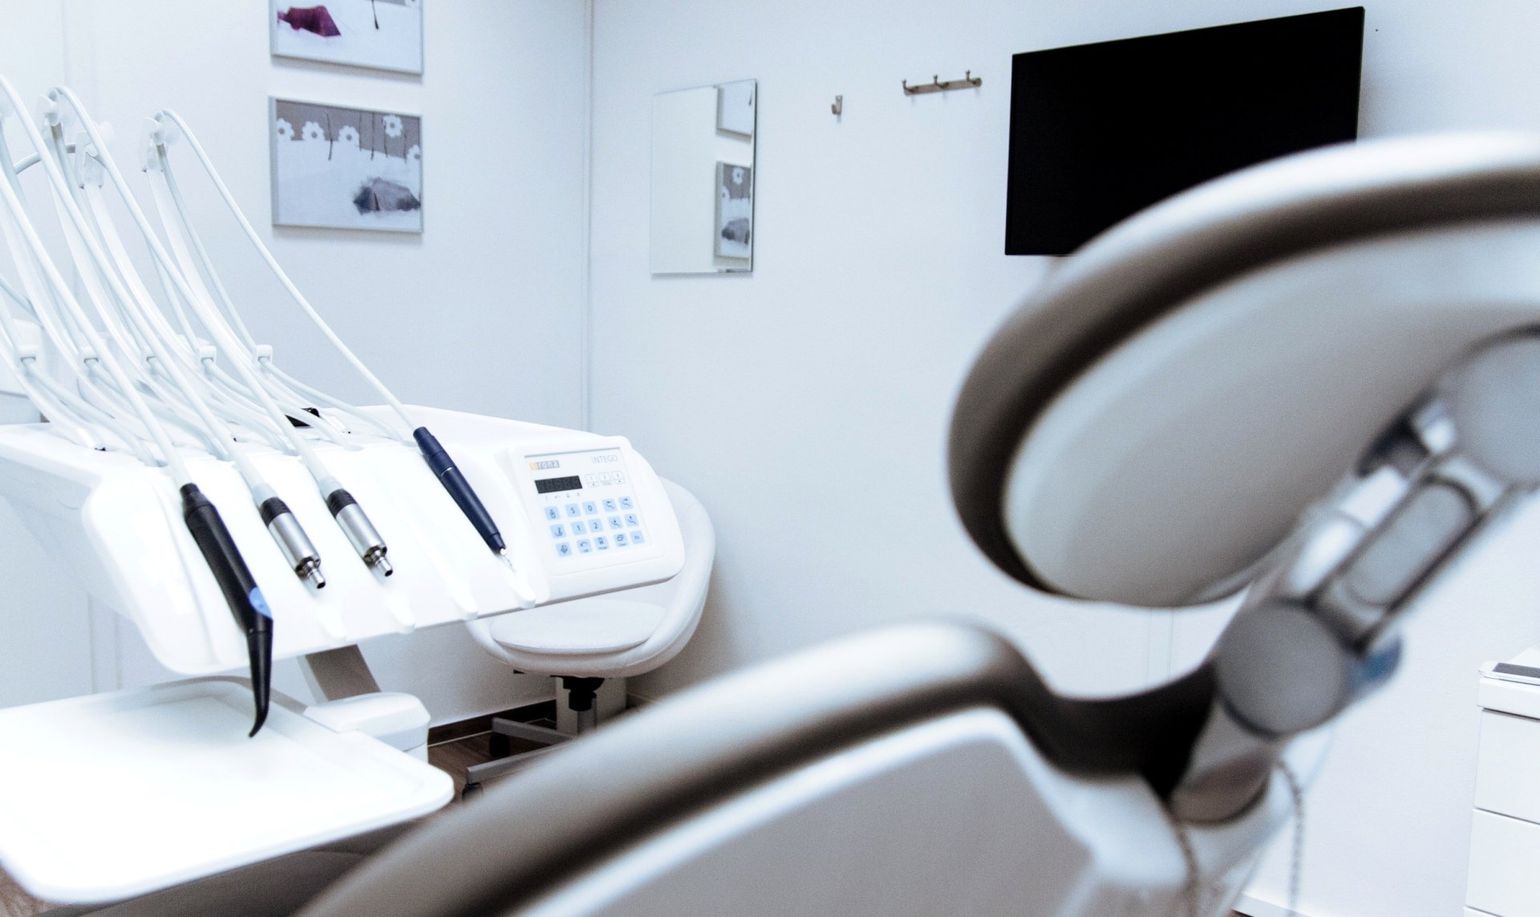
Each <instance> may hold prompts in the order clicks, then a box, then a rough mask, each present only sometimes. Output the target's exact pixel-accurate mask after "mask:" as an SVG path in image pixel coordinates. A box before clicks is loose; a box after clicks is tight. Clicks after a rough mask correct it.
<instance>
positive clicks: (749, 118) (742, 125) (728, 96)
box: [717, 80, 758, 137]
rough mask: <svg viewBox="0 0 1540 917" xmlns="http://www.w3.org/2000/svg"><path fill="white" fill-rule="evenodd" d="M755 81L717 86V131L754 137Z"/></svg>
mask: <svg viewBox="0 0 1540 917" xmlns="http://www.w3.org/2000/svg"><path fill="white" fill-rule="evenodd" d="M757 86H758V83H757V81H755V80H738V81H736V82H732V83H722V84H721V85H719V86H717V130H719V131H724V132H726V133H729V134H737V135H739V136H740V137H752V136H754V92H755V89H756V87H757Z"/></svg>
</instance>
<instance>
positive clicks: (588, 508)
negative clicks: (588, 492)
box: [583, 500, 599, 516]
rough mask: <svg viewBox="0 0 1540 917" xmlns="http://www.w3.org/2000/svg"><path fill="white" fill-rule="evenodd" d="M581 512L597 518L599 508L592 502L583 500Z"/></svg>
mask: <svg viewBox="0 0 1540 917" xmlns="http://www.w3.org/2000/svg"><path fill="white" fill-rule="evenodd" d="M583 512H585V513H587V514H588V515H590V516H597V515H598V514H599V506H598V504H596V503H594V501H592V500H585V501H583Z"/></svg>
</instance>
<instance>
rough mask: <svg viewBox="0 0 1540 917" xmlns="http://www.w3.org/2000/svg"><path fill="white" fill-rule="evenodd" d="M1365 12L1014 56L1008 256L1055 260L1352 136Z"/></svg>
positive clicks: (1355, 10) (1270, 21)
mask: <svg viewBox="0 0 1540 917" xmlns="http://www.w3.org/2000/svg"><path fill="white" fill-rule="evenodd" d="M1363 33H1364V9H1363V7H1353V8H1350V9H1342V10H1331V11H1328V12H1323V13H1309V14H1306V15H1303V16H1289V17H1285V18H1282V19H1268V20H1263V21H1261V22H1246V23H1240V24H1237V25H1226V26H1218V27H1215V28H1207V29H1197V30H1194V31H1190V32H1175V33H1171V34H1166V35H1151V36H1141V37H1138V38H1128V39H1122V40H1118V41H1107V42H1100V43H1097V44H1089V45H1077V46H1075V47H1069V48H1054V49H1050V50H1046V51H1032V52H1028V53H1025V54H1017V55H1015V56H1014V57H1013V58H1012V64H1011V117H1010V156H1009V169H1008V178H1007V181H1006V204H1005V214H1006V215H1005V222H1006V229H1005V253H1006V254H1007V255H1062V254H1067V253H1068V252H1071V251H1073V250H1075V249H1076V248H1078V247H1080V245H1081V244H1082V243H1084V242H1085V241H1086V240H1088V239H1090V238H1091V237H1092V236H1095V235H1097V234H1098V233H1100V232H1101V231H1102V230H1104V229H1106V228H1107V227H1109V226H1111V225H1112V224H1114V223H1116V222H1118V221H1119V220H1122V219H1123V218H1124V217H1126V216H1128V215H1130V214H1132V213H1134V212H1135V211H1138V210H1142V209H1143V208H1145V207H1148V206H1149V205H1151V204H1154V203H1155V202H1156V201H1159V200H1161V199H1163V198H1166V197H1169V196H1170V195H1173V194H1175V193H1177V192H1179V191H1181V190H1183V189H1185V188H1190V187H1192V186H1193V185H1196V184H1199V183H1200V182H1204V181H1207V180H1208V179H1210V178H1214V177H1216V176H1219V175H1223V174H1225V173H1226V172H1231V171H1234V170H1236V169H1240V168H1244V167H1245V166H1249V165H1252V164H1254V163H1258V162H1262V161H1263V160H1267V159H1272V158H1274V157H1277V156H1285V155H1288V154H1289V153H1295V152H1298V151H1300V150H1305V149H1309V148H1311V147H1317V146H1322V145H1324V144H1328V143H1339V142H1343V141H1348V140H1353V139H1354V138H1356V137H1357V136H1358V84H1359V70H1360V60H1361V56H1362V51H1363Z"/></svg>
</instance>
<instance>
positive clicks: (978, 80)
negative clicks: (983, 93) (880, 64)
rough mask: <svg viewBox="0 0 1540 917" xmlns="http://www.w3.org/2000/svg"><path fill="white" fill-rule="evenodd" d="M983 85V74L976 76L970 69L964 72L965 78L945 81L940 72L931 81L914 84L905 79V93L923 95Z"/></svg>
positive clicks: (907, 94)
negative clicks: (911, 84)
mask: <svg viewBox="0 0 1540 917" xmlns="http://www.w3.org/2000/svg"><path fill="white" fill-rule="evenodd" d="M982 85H984V78H983V77H981V76H974V75H973V71H972V70H968V71H965V72H964V74H963V78H962V79H960V80H946V81H945V82H943V81H942V79H941V77H940V75H939V74H938V75H935V76H932V77H931V78H930V82H929V83H916V84H915V85H913V86H910V85H909V81H908V80H904V95H906V96H917V95H923V94H924V93H927V92H951V91H952V90H953V89H976V88H978V87H979V86H982Z"/></svg>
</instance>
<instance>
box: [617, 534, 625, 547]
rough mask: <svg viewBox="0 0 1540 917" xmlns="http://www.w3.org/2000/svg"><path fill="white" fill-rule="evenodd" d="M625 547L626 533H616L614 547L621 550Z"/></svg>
mask: <svg viewBox="0 0 1540 917" xmlns="http://www.w3.org/2000/svg"><path fill="white" fill-rule="evenodd" d="M625 546H626V533H625V532H616V533H615V547H617V548H623V547H625Z"/></svg>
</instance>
